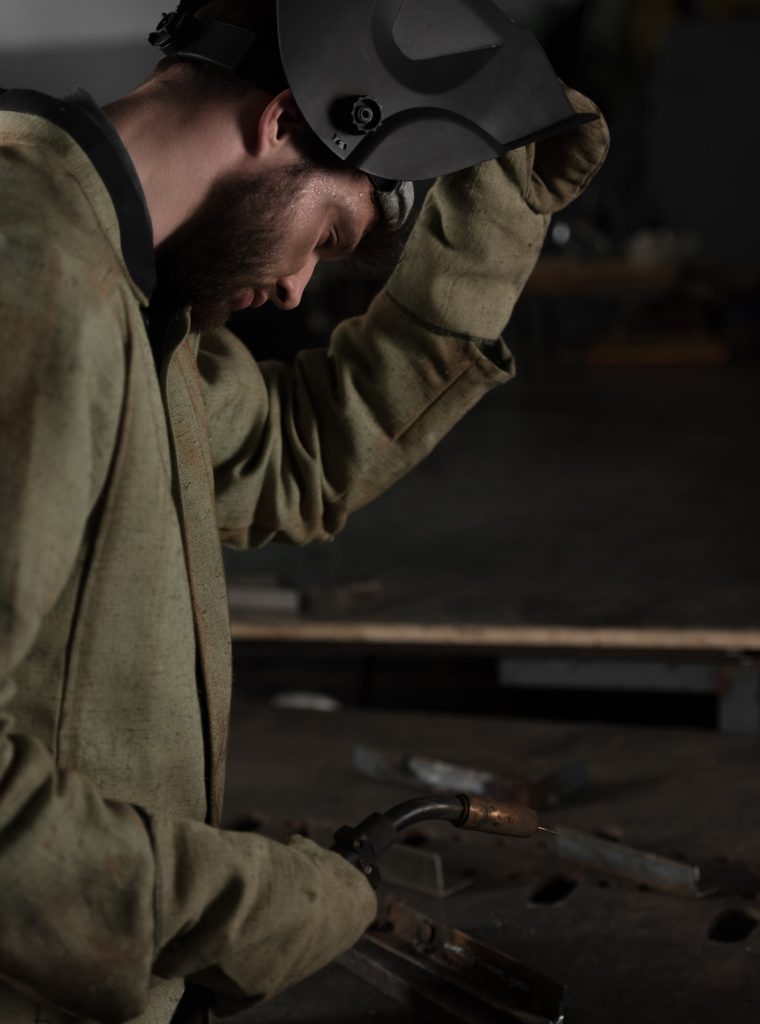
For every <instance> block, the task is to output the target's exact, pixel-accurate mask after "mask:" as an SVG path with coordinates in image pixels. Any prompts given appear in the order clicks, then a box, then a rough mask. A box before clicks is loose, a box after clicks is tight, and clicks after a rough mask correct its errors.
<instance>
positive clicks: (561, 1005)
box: [346, 897, 566, 1024]
mask: <svg viewBox="0 0 760 1024" xmlns="http://www.w3.org/2000/svg"><path fill="white" fill-rule="evenodd" d="M377 952H381V953H382V954H384V955H383V956H379V957H378V956H377V955H376V954H377ZM357 956H358V958H359V959H360V960H363V965H362V964H359V963H357V960H354V962H353V964H352V965H348V964H347V965H346V966H349V968H350V969H352V970H354V971H355V973H361V974H362V976H363V977H365V978H366V980H368V981H370V982H371V983H372V984H376V985H377V986H378V987H383V991H385V992H386V993H387V994H389V995H394V998H397V999H400V1000H401V1001H404V1002H406V1004H407V1005H409V1002H408V1001H407V1000H408V998H409V997H410V995H411V994H412V993H414V994H415V997H416V998H419V997H420V996H423V995H424V997H425V999H426V1001H427V1002H428V1003H432V1004H433V1006H432V1008H433V1009H435V1015H433V1016H430V1017H429V1018H428V1019H431V1020H436V1021H437V1020H465V1021H473V1022H483V1024H485V1022H487V1021H498V1020H502V1021H503V1020H510V1021H535V1022H542V1024H561V1022H562V1021H564V1017H565V1000H566V991H565V987H564V986H563V985H561V984H559V983H558V982H556V981H554V980H553V979H551V978H548V977H546V976H545V975H543V974H541V973H539V972H538V971H535V970H533V969H532V968H530V967H526V966H525V965H524V964H521V963H520V962H519V961H517V960H515V959H513V958H512V957H510V956H508V955H507V954H506V953H502V952H500V951H499V950H497V949H494V948H493V947H491V946H486V945H485V944H483V943H481V942H478V941H477V940H476V939H474V938H473V937H472V936H470V935H468V934H467V933H465V932H462V931H459V930H458V929H455V928H451V927H449V926H448V925H445V924H442V923H440V922H438V921H435V920H433V919H431V918H429V917H426V916H424V915H423V914H419V913H418V912H417V911H415V910H414V909H413V908H412V907H409V906H408V905H407V904H405V903H402V902H401V901H400V900H398V899H396V898H395V897H390V898H389V900H388V901H387V904H386V907H385V912H384V915H383V916H382V917H381V919H380V920H379V922H378V923H377V924H376V926H375V927H374V929H373V930H371V931H370V932H369V933H368V935H367V938H366V939H365V940H364V942H363V943H362V944H361V946H360V947H358V953H357ZM368 961H369V963H368ZM410 968H412V970H411V971H410ZM415 1008H416V1004H415ZM429 1009H431V1008H430V1007H429Z"/></svg>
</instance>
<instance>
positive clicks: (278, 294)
mask: <svg viewBox="0 0 760 1024" xmlns="http://www.w3.org/2000/svg"><path fill="white" fill-rule="evenodd" d="M316 265H317V263H316V260H310V261H309V262H308V263H305V264H304V266H303V267H302V268H301V269H300V270H299V271H298V272H297V273H295V274H290V275H288V276H287V277H281V278H280V279H279V281H278V282H277V287H276V290H275V296H274V300H275V305H277V306H279V307H280V309H295V308H296V307H297V306H299V305H300V304H301V299H302V298H303V293H304V292H305V291H306V286H307V284H308V283H309V281H311V279H312V276H313V274H314V270H315V268H316Z"/></svg>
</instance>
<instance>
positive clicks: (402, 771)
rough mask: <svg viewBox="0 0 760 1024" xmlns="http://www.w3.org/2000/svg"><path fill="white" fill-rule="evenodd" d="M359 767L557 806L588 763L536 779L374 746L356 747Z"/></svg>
mask: <svg viewBox="0 0 760 1024" xmlns="http://www.w3.org/2000/svg"><path fill="white" fill-rule="evenodd" d="M354 767H355V768H356V770H357V771H358V772H359V773H360V774H362V775H364V776H366V777H367V778H370V779H374V780H376V781H378V782H391V783H395V784H397V785H401V786H411V787H414V788H419V787H421V786H424V787H425V788H427V789H432V790H434V791H435V792H439V793H452V792H455V793H467V794H469V795H473V796H490V797H493V798H494V799H495V800H503V801H506V802H511V803H518V804H522V805H523V806H526V807H534V808H537V809H540V808H542V807H556V806H557V805H558V804H560V803H562V801H563V800H565V799H567V797H568V796H570V795H571V794H573V793H575V792H577V791H578V790H580V789H583V788H584V786H585V785H586V783H587V771H586V765H585V764H584V763H583V762H582V761H571V762H568V763H567V764H565V765H562V766H561V767H560V768H559V769H558V770H557V771H554V772H550V773H549V774H547V775H544V776H541V777H539V778H536V779H529V778H528V779H526V778H523V777H518V776H515V777H507V776H498V775H496V774H494V773H493V772H490V771H484V770H481V769H479V768H472V767H469V766H467V765H458V764H451V763H449V762H448V761H442V760H440V759H438V758H432V757H425V756H423V755H419V754H399V753H393V752H391V751H386V750H376V749H374V748H372V747H366V746H355V747H354Z"/></svg>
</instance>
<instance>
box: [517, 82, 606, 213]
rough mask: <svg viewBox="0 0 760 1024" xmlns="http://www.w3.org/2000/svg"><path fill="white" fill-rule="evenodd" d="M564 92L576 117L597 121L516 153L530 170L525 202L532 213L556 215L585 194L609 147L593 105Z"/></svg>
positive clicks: (601, 117)
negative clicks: (594, 118) (521, 155)
mask: <svg viewBox="0 0 760 1024" xmlns="http://www.w3.org/2000/svg"><path fill="white" fill-rule="evenodd" d="M566 91H567V98H568V99H569V100H570V103H571V105H572V107H573V110H574V111H575V112H576V114H592V113H593V114H598V115H599V119H598V120H597V121H590V122H589V123H588V124H584V125H581V126H580V127H579V128H574V129H573V130H572V131H569V132H564V133H563V134H562V135H554V136H552V138H550V139H545V140H544V141H543V142H539V143H537V144H536V145H533V146H526V147H525V148H524V149H522V150H518V153H521V154H523V156H524V158H525V160H526V164H527V167H529V169H530V170H529V175H526V179H527V180H526V188H525V199H526V202H527V203H528V205H529V206H530V208H531V209H532V210H535V212H536V213H557V212H558V211H559V210H562V209H564V208H565V207H566V206H569V204H570V203H572V202H573V200H575V199H577V198H578V196H579V195H581V194H582V193H583V192H585V190H586V188H587V187H588V185H589V183H590V182H591V179H592V178H593V177H594V175H595V174H596V173H597V171H598V170H599V168H600V167H601V166H602V164H603V163H604V161H605V160H606V158H607V153H608V152H609V148H610V133H609V129H608V128H607V122H606V121H605V120H604V117H603V116H602V113H601V111H600V110H599V108H598V107H597V105H596V104H595V103H593V102H592V101H591V100H590V99H588V97H587V96H584V95H583V94H582V93H579V92H576V91H575V90H574V89H567V90H566ZM509 156H511V154H508V155H507V157H509ZM526 169H527V168H526Z"/></svg>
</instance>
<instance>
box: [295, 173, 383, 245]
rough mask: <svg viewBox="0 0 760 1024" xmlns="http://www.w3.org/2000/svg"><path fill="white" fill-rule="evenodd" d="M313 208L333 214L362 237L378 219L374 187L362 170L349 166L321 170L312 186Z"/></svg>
mask: <svg viewBox="0 0 760 1024" xmlns="http://www.w3.org/2000/svg"><path fill="white" fill-rule="evenodd" d="M311 193H312V198H313V200H314V203H315V208H316V209H318V210H320V212H322V213H324V214H326V215H327V214H333V215H334V216H336V217H337V218H339V219H340V220H342V221H343V222H344V227H350V228H351V229H352V230H353V231H354V232H355V233H356V234H357V235H358V237H359V238H361V237H362V236H363V235H364V234H365V233H366V232H367V231H368V230H369V229H370V228H371V227H372V226H373V225H374V224H375V223H376V221H377V219H378V216H379V212H378V208H377V203H376V201H375V189H374V186H373V184H372V182H371V181H370V180H369V178H368V177H367V176H366V175H365V174H361V173H359V172H357V171H354V170H352V169H350V168H346V169H345V170H344V169H343V168H337V169H334V170H333V169H331V170H325V171H320V172H319V173H318V174H317V175H316V177H315V179H314V181H313V187H312V189H311Z"/></svg>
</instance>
